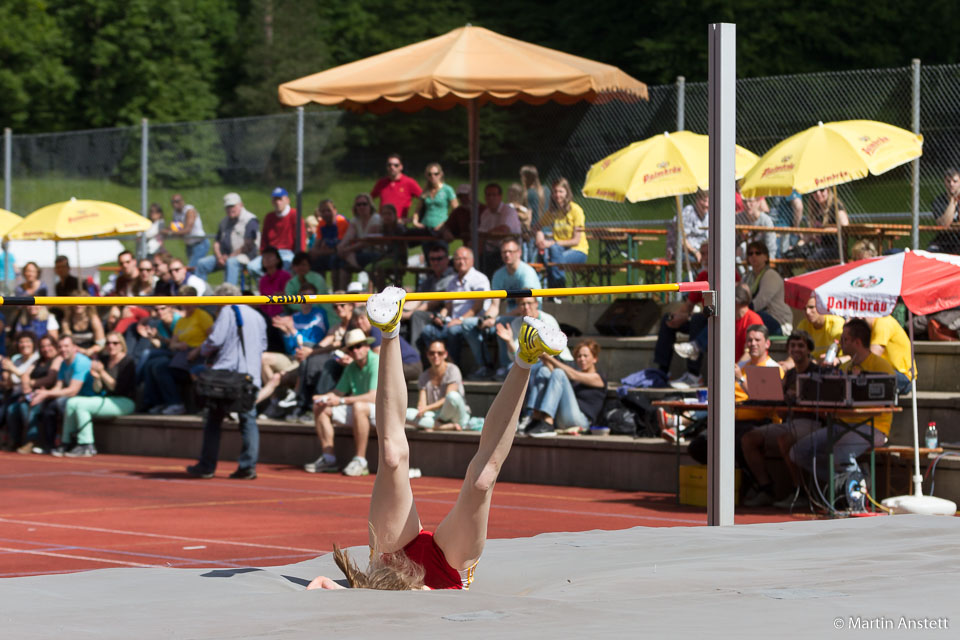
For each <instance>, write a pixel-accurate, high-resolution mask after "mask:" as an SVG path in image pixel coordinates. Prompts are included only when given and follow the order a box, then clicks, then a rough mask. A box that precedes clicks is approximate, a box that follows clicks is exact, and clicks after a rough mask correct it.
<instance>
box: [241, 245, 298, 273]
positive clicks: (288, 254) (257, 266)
mask: <svg viewBox="0 0 960 640" xmlns="http://www.w3.org/2000/svg"><path fill="white" fill-rule="evenodd" d="M279 251H280V259H281V260H283V266H282V267H280V268H281V269H283V270H284V271H290V264H291V263H292V262H293V251H290V250H289V249H279ZM247 271H249V272H250V276H251V277H253V279H254V280H259V279H260V278H262V277H263V274H264V273H266V272H265V271H264V270H263V256H257V257H256V258H254V259H253V260H251V261H250V263H249V264H248V265H247Z"/></svg>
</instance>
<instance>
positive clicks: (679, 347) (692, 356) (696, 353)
mask: <svg viewBox="0 0 960 640" xmlns="http://www.w3.org/2000/svg"><path fill="white" fill-rule="evenodd" d="M673 350H674V351H675V352H676V353H677V355H678V356H680V357H681V358H686V359H687V360H696V359H697V358H699V357H700V347H698V346H697V343H696V342H678V343H677V344H675V345H673Z"/></svg>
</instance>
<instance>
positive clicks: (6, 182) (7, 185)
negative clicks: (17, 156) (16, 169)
mask: <svg viewBox="0 0 960 640" xmlns="http://www.w3.org/2000/svg"><path fill="white" fill-rule="evenodd" d="M12 177H13V130H12V129H11V128H10V127H6V128H4V130H3V208H4V209H6V210H7V211H10V210H11V209H12V208H13V199H12V197H11V193H12V190H11V189H12V186H13V185H12V184H11V178H12Z"/></svg>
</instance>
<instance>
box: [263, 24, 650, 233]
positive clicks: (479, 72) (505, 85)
mask: <svg viewBox="0 0 960 640" xmlns="http://www.w3.org/2000/svg"><path fill="white" fill-rule="evenodd" d="M278 91H279V98H280V102H281V103H282V104H285V105H288V106H300V105H304V104H307V103H309V102H314V103H317V104H322V105H329V106H337V107H341V108H343V109H348V110H351V111H368V112H371V113H385V112H387V111H392V110H394V109H398V110H400V111H406V112H413V111H419V110H421V109H423V108H426V107H429V108H431V109H439V110H444V109H450V108H452V107H454V106H456V105H458V104H459V105H464V106H465V107H466V108H467V128H468V147H469V168H470V185H471V189H472V192H473V194H474V196H473V198H471V203H472V206H471V209H472V211H471V219H472V221H473V224H472V227H473V232H474V234H473V235H474V237H473V246H474V250H475V251H476V250H477V249H478V247H477V244H478V242H477V215H478V214H477V202H478V200H479V198H477V165H478V164H479V155H480V152H479V146H478V141H477V107H478V106H481V105H484V104H488V103H492V104H498V105H507V104H513V103H514V102H526V103H529V104H544V103H546V102H551V101H552V102H559V103H561V104H573V103H575V102H579V101H581V100H587V101H589V102H607V101H610V100H621V101H627V102H631V101H639V100H646V99H647V86H646V85H645V84H643V83H642V82H640V81H639V80H636V79H634V78H632V77H630V76H629V75H627V74H626V73H624V72H623V71H621V70H620V69H618V68H617V67H614V66H612V65H608V64H603V63H600V62H595V61H593V60H588V59H586V58H581V57H579V56H574V55H570V54H568V53H563V52H561V51H556V50H554V49H548V48H546V47H541V46H539V45H535V44H531V43H529V42H523V41H522V40H516V39H514V38H508V37H506V36H503V35H500V34H498V33H494V32H493V31H490V30H488V29H484V28H482V27H474V26H471V25H467V26H465V27H461V28H459V29H454V30H453V31H451V32H449V33H446V34H444V35H441V36H437V37H436V38H431V39H429V40H424V41H423V42H418V43H415V44H411V45H409V46H406V47H401V48H399V49H394V50H393V51H388V52H386V53H381V54H379V55H375V56H372V57H370V58H365V59H363V60H358V61H356V62H351V63H349V64H345V65H341V66H339V67H335V68H333V69H327V70H326V71H322V72H320V73H315V74H313V75H309V76H306V77H303V78H300V79H298V80H292V81H290V82H285V83H283V84H281V85H280V87H279V90H278Z"/></svg>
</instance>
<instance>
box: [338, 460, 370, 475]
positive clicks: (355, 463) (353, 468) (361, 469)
mask: <svg viewBox="0 0 960 640" xmlns="http://www.w3.org/2000/svg"><path fill="white" fill-rule="evenodd" d="M343 475H345V476H353V477H357V476H368V475H370V467H369V466H368V465H367V461H366V460H361V459H360V458H357V457H356V456H354V458H353V460H351V461H350V464H348V465H347V466H346V467H344V468H343Z"/></svg>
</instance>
